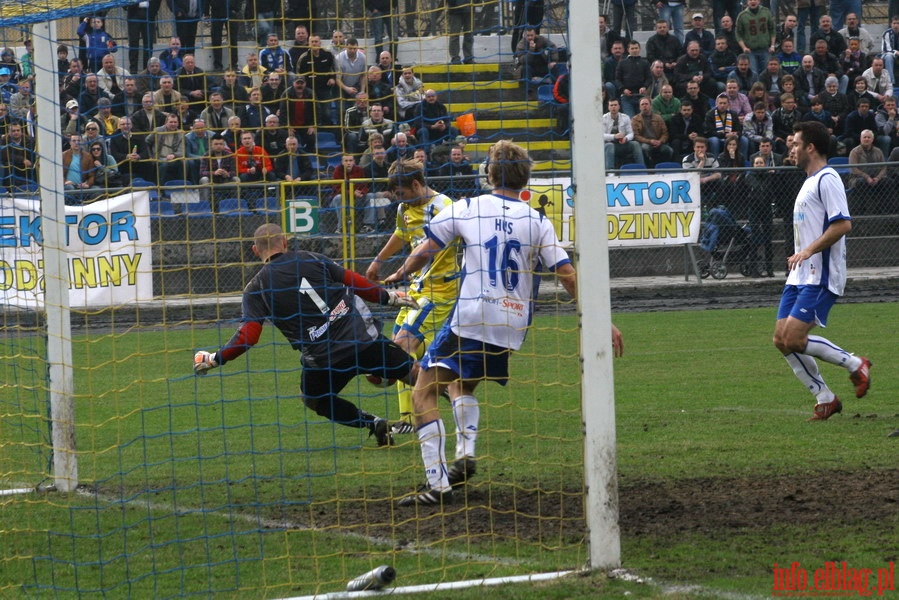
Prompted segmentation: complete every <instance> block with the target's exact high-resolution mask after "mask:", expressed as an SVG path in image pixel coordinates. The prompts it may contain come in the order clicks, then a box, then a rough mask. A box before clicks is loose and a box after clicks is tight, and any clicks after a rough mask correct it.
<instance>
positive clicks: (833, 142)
mask: <svg viewBox="0 0 899 600" xmlns="http://www.w3.org/2000/svg"><path fill="white" fill-rule="evenodd" d="M802 120H803V121H818V122H819V123H821V124H822V125H824V127H825V128H826V129H827V133H829V134H830V148H831V151H830V152H828V154H833V153H834V151H835V150H836V148H837V137H836V135H834V134H835V132H836V131H837V130H836V129H835V124H834V120H833V119H832V118H831V116H830V112H828V111H827V110H825V109H824V99H823V98H822V97H821V96H815V97H814V98H812V106H811V110H809V111H808V112H807V113H805V115H803V117H802ZM841 150H842V153H843V154H845V153H846V147H845V145H843V146H842V148H841Z"/></svg>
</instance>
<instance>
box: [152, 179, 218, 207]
mask: <svg viewBox="0 0 899 600" xmlns="http://www.w3.org/2000/svg"><path fill="white" fill-rule="evenodd" d="M188 185H193V184H192V183H191V182H190V181H187V180H185V179H172V180H170V181H166V182H165V183H164V184H163V187H162V197H163V198H164V199H165V200H169V201H170V202H174V203H175V204H195V203H197V202H198V201H199V200H200V192H199V191H198V190H197V189H196V188H194V189H187V188H186V186H188ZM207 204H208V202H207Z"/></svg>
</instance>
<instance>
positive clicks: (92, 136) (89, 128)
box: [81, 119, 105, 148]
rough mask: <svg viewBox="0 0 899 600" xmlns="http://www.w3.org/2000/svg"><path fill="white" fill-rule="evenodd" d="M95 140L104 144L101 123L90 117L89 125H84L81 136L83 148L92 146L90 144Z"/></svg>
mask: <svg viewBox="0 0 899 600" xmlns="http://www.w3.org/2000/svg"><path fill="white" fill-rule="evenodd" d="M94 142H100V143H101V144H102V143H103V135H102V134H101V133H100V124H99V123H97V122H96V121H95V120H94V119H89V120H88V122H87V125H85V126H84V133H83V134H82V136H81V146H82V147H83V148H90V145H91V144H93V143H94ZM104 146H105V144H104Z"/></svg>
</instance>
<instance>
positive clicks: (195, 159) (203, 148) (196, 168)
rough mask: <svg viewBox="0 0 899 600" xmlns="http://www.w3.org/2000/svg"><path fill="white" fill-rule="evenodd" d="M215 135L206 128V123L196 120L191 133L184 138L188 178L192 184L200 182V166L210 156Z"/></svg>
mask: <svg viewBox="0 0 899 600" xmlns="http://www.w3.org/2000/svg"><path fill="white" fill-rule="evenodd" d="M212 136H213V133H212V132H211V131H209V130H208V129H207V128H206V121H204V120H203V119H195V120H194V122H193V125H192V126H191V128H190V131H189V132H188V133H187V134H186V135H185V136H184V152H185V154H186V168H187V178H188V179H189V180H190V181H191V183H199V182H200V164H201V163H202V162H203V159H204V158H206V157H207V156H208V155H209V149H210V148H211V147H212Z"/></svg>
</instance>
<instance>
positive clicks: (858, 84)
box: [824, 77, 880, 111]
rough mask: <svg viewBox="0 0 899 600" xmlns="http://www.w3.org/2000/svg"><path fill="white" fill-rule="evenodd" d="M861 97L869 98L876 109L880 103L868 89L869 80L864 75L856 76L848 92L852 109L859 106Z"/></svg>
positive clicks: (872, 107) (847, 97)
mask: <svg viewBox="0 0 899 600" xmlns="http://www.w3.org/2000/svg"><path fill="white" fill-rule="evenodd" d="M861 98H867V99H868V101H869V102H870V104H871V110H874V109H876V108H877V107H878V106H879V105H880V103H879V102H878V101H877V98H875V97H874V94H872V93H871V90H869V89H868V81H867V80H866V79H865V78H864V77H856V78H855V83H854V85H853V87H852V90H850V91H849V93H847V94H846V99H847V100H848V101H849V110H850V111H852V110H854V109H855V107H856V106H858V101H859V100H860V99H861ZM824 105H825V106H827V103H826V102H825V104H824Z"/></svg>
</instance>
